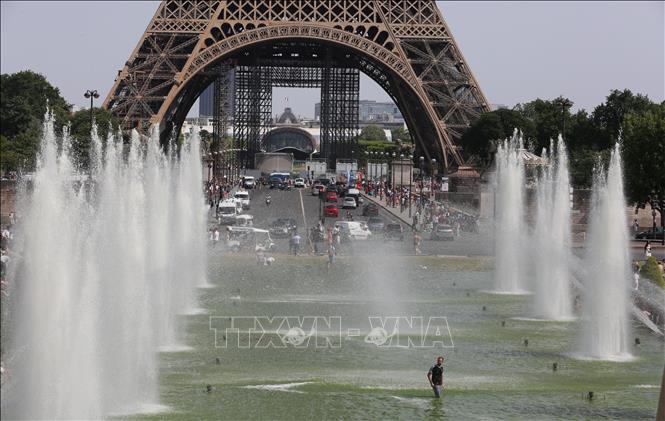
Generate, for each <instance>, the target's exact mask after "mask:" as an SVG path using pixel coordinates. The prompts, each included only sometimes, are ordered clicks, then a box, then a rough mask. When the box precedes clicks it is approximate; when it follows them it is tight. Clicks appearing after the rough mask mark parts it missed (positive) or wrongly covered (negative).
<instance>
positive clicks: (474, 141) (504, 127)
mask: <svg viewBox="0 0 665 421" xmlns="http://www.w3.org/2000/svg"><path fill="white" fill-rule="evenodd" d="M515 129H518V130H521V131H522V133H523V135H524V137H525V138H526V139H530V138H532V137H533V136H534V133H535V127H534V125H533V123H532V122H531V121H530V120H529V119H527V118H525V117H524V116H522V114H521V113H520V112H518V111H514V110H509V109H505V108H501V109H498V110H495V111H491V112H488V113H485V114H483V115H481V116H480V118H479V119H478V120H476V121H475V123H474V124H473V125H472V126H471V127H470V128H469V129H468V130H467V131H466V132H464V135H462V138H461V140H460V145H461V146H462V148H463V151H464V153H465V154H466V155H468V156H472V155H473V156H476V157H478V158H479V159H480V160H481V162H483V163H484V164H486V165H488V164H489V162H490V161H491V158H492V154H493V153H494V151H495V149H496V146H497V142H500V141H501V140H503V139H507V138H509V137H511V136H512V135H513V131H514V130H515Z"/></svg>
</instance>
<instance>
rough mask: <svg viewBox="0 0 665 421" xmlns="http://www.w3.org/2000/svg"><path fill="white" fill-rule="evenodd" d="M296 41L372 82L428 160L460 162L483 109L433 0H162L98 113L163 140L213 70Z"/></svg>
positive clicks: (486, 108) (484, 105)
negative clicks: (155, 127)
mask: <svg viewBox="0 0 665 421" xmlns="http://www.w3.org/2000/svg"><path fill="white" fill-rule="evenodd" d="M294 41H297V42H300V43H305V44H308V45H314V46H316V48H317V49H318V52H317V53H316V58H318V57H325V54H334V55H337V56H340V57H343V58H345V59H346V60H347V63H346V65H345V66H340V67H341V68H350V67H355V68H358V69H360V70H361V71H363V72H365V73H367V74H368V75H370V76H371V77H372V78H374V80H376V81H377V82H378V83H379V84H380V85H381V86H382V87H383V88H384V89H385V90H386V91H387V92H388V94H389V95H390V96H391V97H392V98H393V99H394V100H395V101H396V104H397V105H398V107H399V108H400V110H401V111H402V114H403V115H404V116H405V118H406V121H407V125H408V126H409V131H410V133H411V135H412V137H413V138H414V140H415V142H416V154H418V155H420V154H422V155H425V156H426V157H427V160H428V162H430V158H436V159H437V160H438V162H443V164H444V166H445V167H447V166H448V164H449V163H450V162H451V158H452V161H454V162H455V163H461V162H462V157H461V155H460V152H459V150H458V149H457V148H456V146H455V145H456V141H457V140H458V139H459V138H460V136H461V135H462V133H463V131H464V130H465V129H466V128H467V127H468V126H469V125H470V124H471V123H472V122H473V121H474V120H475V119H477V118H478V117H479V116H480V114H481V113H482V112H485V111H489V105H488V102H487V100H486V98H485V96H484V95H483V93H482V91H481V90H480V88H479V86H478V83H477V81H476V79H475V78H474V76H473V74H472V73H471V70H470V69H469V67H468V66H467V64H466V61H465V59H464V57H463V56H462V53H461V52H460V49H459V48H458V46H457V44H456V42H455V40H454V38H453V36H452V34H451V32H450V30H449V28H448V26H447V25H446V23H445V21H444V20H443V17H442V15H441V12H440V11H439V9H438V8H437V6H436V3H435V1H433V0H375V1H370V0H224V1H212V0H165V1H162V3H161V4H160V5H159V8H158V9H157V12H156V13H155V15H154V16H153V19H152V20H151V22H150V24H149V25H148V28H147V29H146V31H145V33H144V35H143V36H142V37H141V39H140V41H139V43H138V45H137V46H136V48H135V49H134V51H133V52H132V54H131V56H130V58H129V60H127V62H126V63H125V65H124V67H123V68H122V70H120V71H119V72H118V76H117V78H116V80H115V84H114V85H113V88H112V89H111V91H110V92H109V94H108V96H107V97H106V100H105V102H104V105H105V106H106V107H107V108H108V109H109V110H111V111H112V112H113V113H114V114H115V115H116V116H118V117H119V118H120V119H121V121H122V125H123V128H124V129H133V128H137V129H139V130H141V131H144V132H145V131H147V130H148V127H149V126H150V125H151V124H160V128H161V131H162V133H163V134H164V136H167V134H170V133H171V131H172V130H173V129H178V128H179V127H180V125H181V124H182V122H183V121H184V118H185V116H186V113H187V111H188V110H189V108H191V106H192V104H193V103H194V101H195V100H196V98H198V95H199V94H200V93H201V91H202V90H203V89H204V88H205V87H206V86H207V85H209V84H210V83H211V82H212V81H211V80H210V78H209V76H207V71H208V69H210V68H211V66H214V65H215V64H216V63H218V62H219V61H221V60H227V59H239V58H243V57H246V56H247V55H249V56H251V55H253V54H255V49H256V48H257V47H266V46H270V45H273V44H275V43H290V42H294ZM312 58H315V57H313V56H312Z"/></svg>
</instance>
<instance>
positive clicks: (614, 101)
mask: <svg viewBox="0 0 665 421" xmlns="http://www.w3.org/2000/svg"><path fill="white" fill-rule="evenodd" d="M652 105H653V102H651V101H650V100H649V98H647V97H646V96H644V95H640V94H637V95H634V94H633V93H632V92H631V91H630V90H628V89H625V90H623V91H619V90H613V91H612V92H611V93H610V94H609V95H608V96H607V98H606V99H605V102H604V103H603V104H600V105H599V106H597V107H596V108H595V109H594V110H593V121H594V125H595V126H596V127H597V128H598V129H599V133H598V138H597V146H598V147H599V148H601V149H604V148H611V147H613V146H614V144H615V143H616V142H617V141H618V140H619V133H620V131H621V129H622V128H623V126H624V120H625V117H626V116H627V115H628V114H631V113H637V114H642V113H645V112H646V111H648V110H649V109H650V108H651V106H652Z"/></svg>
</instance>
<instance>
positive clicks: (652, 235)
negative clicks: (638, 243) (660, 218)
mask: <svg viewBox="0 0 665 421" xmlns="http://www.w3.org/2000/svg"><path fill="white" fill-rule="evenodd" d="M635 238H636V239H638V240H662V239H663V229H662V228H660V227H656V232H654V231H653V228H652V229H648V230H646V231H641V232H639V233H637V234H635Z"/></svg>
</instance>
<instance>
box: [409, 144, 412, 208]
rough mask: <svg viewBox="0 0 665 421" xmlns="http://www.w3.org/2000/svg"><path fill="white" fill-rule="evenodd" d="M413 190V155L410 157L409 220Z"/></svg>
mask: <svg viewBox="0 0 665 421" xmlns="http://www.w3.org/2000/svg"><path fill="white" fill-rule="evenodd" d="M412 189H413V155H409V218H411V201H412V200H411V195H412Z"/></svg>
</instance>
